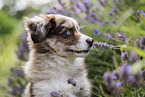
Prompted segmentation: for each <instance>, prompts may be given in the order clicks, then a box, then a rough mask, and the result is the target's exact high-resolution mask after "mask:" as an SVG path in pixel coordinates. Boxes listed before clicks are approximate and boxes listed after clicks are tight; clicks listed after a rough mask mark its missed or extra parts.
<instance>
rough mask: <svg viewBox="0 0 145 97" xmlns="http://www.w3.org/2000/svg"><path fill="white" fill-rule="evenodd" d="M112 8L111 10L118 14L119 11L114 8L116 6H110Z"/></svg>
mask: <svg viewBox="0 0 145 97" xmlns="http://www.w3.org/2000/svg"><path fill="white" fill-rule="evenodd" d="M112 10H113V11H114V12H115V13H117V14H120V12H119V10H118V9H116V8H112Z"/></svg>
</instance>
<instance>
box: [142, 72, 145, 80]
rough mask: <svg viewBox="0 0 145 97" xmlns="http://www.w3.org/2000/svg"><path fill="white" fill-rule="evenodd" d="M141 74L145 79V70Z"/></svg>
mask: <svg viewBox="0 0 145 97" xmlns="http://www.w3.org/2000/svg"><path fill="white" fill-rule="evenodd" d="M141 76H142V77H143V79H144V80H145V70H143V71H142V74H141Z"/></svg>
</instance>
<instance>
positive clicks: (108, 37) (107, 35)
mask: <svg viewBox="0 0 145 97" xmlns="http://www.w3.org/2000/svg"><path fill="white" fill-rule="evenodd" d="M104 36H105V38H107V39H108V40H110V39H111V37H112V36H111V35H110V34H109V33H108V34H104Z"/></svg>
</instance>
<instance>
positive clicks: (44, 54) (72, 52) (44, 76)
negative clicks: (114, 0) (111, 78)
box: [23, 14, 93, 97]
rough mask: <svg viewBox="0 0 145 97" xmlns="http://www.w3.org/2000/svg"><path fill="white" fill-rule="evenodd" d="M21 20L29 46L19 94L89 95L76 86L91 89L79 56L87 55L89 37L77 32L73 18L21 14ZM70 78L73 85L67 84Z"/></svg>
mask: <svg viewBox="0 0 145 97" xmlns="http://www.w3.org/2000/svg"><path fill="white" fill-rule="evenodd" d="M24 22H25V28H26V30H28V31H29V33H28V36H27V40H28V44H29V49H30V53H29V61H28V62H27V63H26V65H25V66H24V71H25V75H26V77H27V79H28V80H29V81H30V83H29V84H28V85H27V87H26V89H25V92H24V94H23V97H31V95H34V96H35V97H49V95H50V94H51V92H52V91H56V92H59V93H60V94H63V96H64V97H90V93H88V92H86V91H83V90H79V88H78V87H82V86H84V85H85V89H86V90H88V91H91V84H90V82H89V81H88V79H87V71H86V69H85V65H84V58H82V57H84V56H86V55H87V54H88V52H89V50H90V48H91V46H92V43H93V40H92V38H90V37H88V36H86V35H84V34H81V33H80V32H79V26H78V23H77V21H76V20H74V19H73V18H70V17H67V16H63V15H58V14H50V15H45V14H43V15H39V16H35V17H33V18H31V19H30V18H27V17H25V19H24ZM70 78H73V80H74V81H76V84H77V87H75V86H72V85H71V84H68V82H67V80H68V79H70ZM30 88H31V89H30Z"/></svg>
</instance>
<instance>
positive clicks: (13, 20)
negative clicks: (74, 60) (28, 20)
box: [0, 0, 145, 97]
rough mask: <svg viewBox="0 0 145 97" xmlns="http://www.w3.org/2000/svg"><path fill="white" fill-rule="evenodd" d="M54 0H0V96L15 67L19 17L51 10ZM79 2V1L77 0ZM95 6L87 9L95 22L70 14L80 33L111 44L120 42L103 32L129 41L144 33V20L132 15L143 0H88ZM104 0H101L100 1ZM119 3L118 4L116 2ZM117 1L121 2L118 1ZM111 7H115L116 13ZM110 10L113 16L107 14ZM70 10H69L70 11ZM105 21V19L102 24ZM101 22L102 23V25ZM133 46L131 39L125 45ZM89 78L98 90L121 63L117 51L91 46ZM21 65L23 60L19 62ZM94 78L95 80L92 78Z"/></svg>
mask: <svg viewBox="0 0 145 97" xmlns="http://www.w3.org/2000/svg"><path fill="white" fill-rule="evenodd" d="M58 1H59V0H58ZM58 1H56V0H0V97H5V96H6V97H7V96H9V95H8V88H9V87H8V85H7V83H8V77H9V76H10V73H11V72H10V67H11V66H15V64H16V63H17V62H18V61H19V59H18V58H17V55H16V51H18V44H19V43H20V39H19V35H20V34H22V33H25V30H24V27H23V17H24V16H28V17H32V16H34V15H36V14H38V13H45V12H47V10H51V8H53V6H54V5H56V4H57V3H58ZM63 1H64V3H65V8H66V9H67V10H68V11H69V6H70V4H73V3H70V1H75V0H70V1H69V0H63ZM78 1H79V0H78ZM89 1H90V2H92V3H93V4H94V5H95V6H93V7H91V9H90V10H91V11H92V12H95V13H96V14H97V20H98V22H97V23H93V21H92V22H90V21H89V20H85V19H84V18H83V17H85V16H86V14H84V13H81V14H79V15H78V16H77V15H71V16H72V17H73V18H75V19H77V20H78V21H80V25H82V26H84V27H83V28H82V30H81V31H82V32H83V33H84V34H87V35H89V36H91V37H93V38H94V40H95V41H101V42H107V43H108V44H113V45H118V46H120V45H122V44H123V43H122V42H120V41H119V42H116V41H114V40H109V41H108V40H107V39H106V38H105V37H104V34H106V33H109V34H111V35H112V37H116V36H115V35H116V33H117V32H121V33H124V34H125V35H126V36H127V37H128V38H131V39H132V40H133V41H135V40H136V39H140V38H141V36H142V35H145V31H144V30H145V26H144V22H143V21H140V20H139V19H138V18H137V17H136V11H137V10H145V0H116V1H115V0H108V1H107V0H89ZM103 2H104V3H103ZM118 2H119V3H118ZM120 2H121V3H120ZM112 8H116V9H117V10H119V13H116V12H115V11H113V9H112ZM109 12H112V13H113V15H114V16H111V15H110V13H109ZM72 13H73V11H72ZM105 21H109V23H106V22H105ZM103 23H104V24H103ZM95 29H98V30H99V32H100V33H101V35H100V36H97V35H94V34H93V30H95ZM127 45H130V46H133V45H134V42H132V43H130V44H127ZM85 61H86V64H87V68H88V70H89V78H90V80H91V81H92V83H93V84H94V87H95V88H94V89H95V90H97V92H101V91H99V89H100V87H99V85H100V84H102V83H103V82H102V81H101V80H102V79H103V78H102V76H103V73H104V72H106V71H112V70H113V69H115V65H114V64H116V63H117V64H118V65H120V64H121V59H120V50H116V51H112V50H110V49H109V50H106V49H102V48H97V49H96V48H95V49H92V51H91V52H90V54H89V55H88V56H87V58H86V60H85ZM22 63H23V64H24V63H25V61H22ZM94 80H95V81H94Z"/></svg>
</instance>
